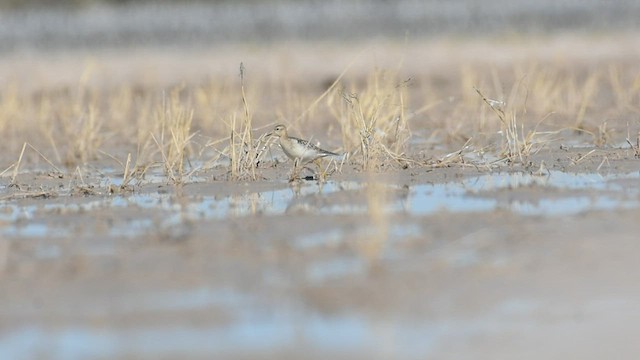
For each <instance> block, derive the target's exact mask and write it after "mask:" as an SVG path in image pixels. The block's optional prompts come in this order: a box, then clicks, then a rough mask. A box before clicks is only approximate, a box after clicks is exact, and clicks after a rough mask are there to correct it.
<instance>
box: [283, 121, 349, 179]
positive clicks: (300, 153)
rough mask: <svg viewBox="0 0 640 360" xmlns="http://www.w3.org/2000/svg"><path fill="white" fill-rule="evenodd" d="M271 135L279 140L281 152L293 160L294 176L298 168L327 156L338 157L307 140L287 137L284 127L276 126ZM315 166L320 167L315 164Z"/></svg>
mask: <svg viewBox="0 0 640 360" xmlns="http://www.w3.org/2000/svg"><path fill="white" fill-rule="evenodd" d="M271 134H273V135H275V136H277V137H278V138H279V140H280V147H282V151H284V153H285V154H286V155H287V156H288V157H289V158H290V159H291V160H293V166H294V175H295V174H296V171H295V170H296V169H297V168H298V166H300V165H302V166H304V165H305V164H308V163H310V162H315V161H316V160H318V159H320V158H323V157H327V156H340V155H339V154H336V153H333V152H331V151H328V150H324V149H321V148H319V147H317V146H315V145H313V144H312V143H310V142H309V141H307V140H303V139H298V138H296V137H293V136H289V134H288V133H287V127H286V126H285V125H276V127H275V128H273V131H272V132H271ZM316 166H318V168H320V166H319V165H318V164H317V163H316Z"/></svg>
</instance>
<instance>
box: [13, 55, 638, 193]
mask: <svg viewBox="0 0 640 360" xmlns="http://www.w3.org/2000/svg"><path fill="white" fill-rule="evenodd" d="M350 71H353V70H352V68H351V67H347V68H346V69H344V71H343V72H342V73H341V74H339V76H337V77H336V78H334V79H332V81H331V83H330V85H324V86H323V87H313V86H306V87H300V84H301V83H304V79H291V78H287V79H286V80H282V81H281V82H279V81H273V80H268V81H267V80H266V79H265V78H264V76H262V77H261V75H255V74H252V77H251V82H248V81H247V76H246V71H245V69H243V70H242V71H241V76H240V84H239V86H238V78H237V75H235V74H229V76H228V77H225V78H220V79H211V80H207V81H204V82H202V83H195V84H193V83H192V84H182V85H177V86H172V87H169V88H158V87H153V86H142V85H139V84H137V83H136V79H132V82H131V84H125V85H123V86H120V87H115V88H100V87H95V86H93V85H90V84H91V82H90V81H88V79H89V78H90V77H91V76H92V75H91V74H92V70H91V69H87V70H86V71H83V72H82V74H81V76H80V78H79V81H78V84H77V86H74V87H70V88H62V89H60V88H56V89H42V91H39V92H37V93H28V92H25V91H23V90H22V89H20V87H19V86H17V85H7V86H5V87H3V88H1V89H0V134H1V135H2V137H3V139H6V141H4V142H3V143H2V144H0V147H2V150H3V153H4V154H6V157H5V159H4V160H5V161H6V162H7V163H6V164H5V165H4V166H3V168H6V169H7V170H5V172H4V173H3V174H9V175H11V177H12V178H13V180H15V178H16V176H17V175H16V174H17V173H18V172H20V171H27V170H29V169H33V168H40V167H41V166H43V165H44V166H45V167H47V168H51V167H52V166H53V167H56V168H58V169H62V170H61V171H63V172H64V171H66V172H69V173H72V172H75V171H76V168H77V167H78V166H80V167H81V168H82V167H83V166H86V165H88V164H104V163H105V162H106V163H113V162H115V163H116V164H118V165H117V166H118V167H119V168H120V169H121V170H122V172H123V182H124V184H125V185H126V184H129V183H130V182H131V180H132V179H136V178H137V179H141V178H144V176H145V174H146V173H148V172H149V171H154V170H155V169H158V171H161V172H162V173H163V174H164V175H165V176H166V177H167V180H168V181H170V182H173V183H181V182H184V181H187V180H188V178H189V176H190V175H191V174H193V172H194V171H197V170H203V169H204V170H207V169H209V170H210V169H211V168H212V167H215V166H219V164H223V163H225V161H226V163H227V167H226V169H225V170H226V172H227V175H228V176H227V178H228V179H229V180H232V181H238V180H256V179H260V178H262V174H261V172H260V167H261V166H262V165H261V164H266V165H268V162H266V163H265V160H266V157H265V155H266V154H267V153H268V151H269V146H270V145H271V141H272V140H270V139H267V138H266V137H265V136H264V134H265V133H266V132H267V131H268V130H270V127H271V126H272V125H273V123H274V122H275V120H276V119H278V122H280V121H283V122H286V123H287V124H289V125H291V127H292V128H293V129H298V130H303V131H301V132H303V133H304V134H303V135H307V136H308V137H309V138H311V139H313V140H314V141H315V140H317V139H326V138H328V139H333V140H334V142H336V143H337V144H341V145H342V149H340V150H342V151H343V152H345V153H346V154H347V156H346V157H345V161H346V163H348V164H350V165H353V166H354V168H356V169H358V170H360V171H385V170H387V169H398V168H406V167H410V166H425V165H429V166H431V165H434V163H433V162H428V161H425V160H420V159H417V158H416V157H415V156H414V148H413V147H412V146H413V145H411V142H412V141H413V140H417V141H416V143H417V144H420V143H421V141H422V142H429V143H432V144H433V143H435V144H439V145H440V146H441V148H442V150H441V153H440V154H438V151H435V152H434V153H433V155H432V156H431V157H432V158H436V159H439V160H437V161H436V162H435V165H436V166H451V165H458V164H462V165H467V163H466V161H467V160H465V158H468V156H465V155H469V154H472V153H476V154H481V153H491V152H493V153H494V155H495V156H498V157H500V158H501V159H504V161H505V162H506V163H510V164H516V163H520V164H526V163H527V162H529V161H531V158H532V157H533V156H534V155H535V154H536V153H537V152H539V151H540V150H542V149H544V148H545V147H546V146H550V145H552V144H554V143H555V142H557V141H560V140H561V139H562V137H563V136H567V135H568V136H573V137H575V138H577V139H582V140H581V141H583V142H585V143H590V144H591V145H593V146H597V147H606V146H611V144H620V143H623V142H624V141H625V140H628V142H629V144H630V146H632V149H637V147H638V145H637V144H636V143H635V140H636V139H631V138H629V136H625V135H626V132H629V131H631V132H633V133H635V132H637V131H638V128H639V127H640V121H639V120H638V113H640V107H639V106H638V104H639V103H640V72H639V70H638V68H637V66H630V65H624V64H616V63H611V64H602V65H598V66H593V67H584V68H569V67H567V66H565V65H563V64H554V63H515V64H511V65H509V66H503V67H491V66H485V65H473V64H471V63H470V64H466V65H463V66H462V67H460V68H459V71H457V72H456V71H452V72H450V73H446V74H438V75H437V77H435V76H434V75H430V76H424V74H416V76H413V79H412V80H411V81H408V80H406V77H403V76H404V75H403V76H401V75H400V72H399V71H389V70H380V69H371V70H370V71H368V75H366V76H365V77H360V76H359V75H353V74H351V73H350ZM361 73H362V70H360V71H359V72H357V74H361ZM474 88H475V89H477V90H474ZM302 89H303V90H302ZM478 94H479V95H480V96H478ZM622 129H627V130H626V131H625V134H623V133H622V132H621V130H622ZM414 134H418V135H417V136H416V135H414ZM584 135H587V136H584ZM583 136H584V137H583ZM337 139H339V140H340V141H337ZM25 143H28V144H32V145H33V146H30V147H28V149H34V150H35V149H36V148H37V149H38V152H36V151H21V150H22V149H23V144H25ZM334 145H335V144H334ZM25 149H26V148H25ZM334 149H335V148H334ZM635 151H636V153H635V154H636V156H637V153H638V151H637V150H635ZM18 155H22V156H21V157H20V161H19V162H17V163H14V161H15V159H16V158H17V157H18ZM218 160H219V161H218ZM227 160H228V161H227ZM207 164H208V165H207ZM214 164H217V165H214ZM342 165H343V164H340V163H338V162H328V163H324V164H323V165H322V167H321V168H320V171H319V172H320V175H322V176H321V177H323V178H324V177H326V176H329V175H330V174H331V173H333V172H335V171H336V170H338V171H339V170H340V169H341V168H342ZM472 165H473V166H482V165H487V164H481V163H480V164H478V163H475V164H472ZM65 167H66V170H65ZM217 178H220V177H217Z"/></svg>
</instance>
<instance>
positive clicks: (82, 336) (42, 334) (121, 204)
mask: <svg viewBox="0 0 640 360" xmlns="http://www.w3.org/2000/svg"><path fill="white" fill-rule="evenodd" d="M639 181H640V173H638V172H633V173H628V174H617V175H601V174H597V173H583V174H576V173H563V172H557V171H551V172H550V173H548V174H546V175H541V176H537V175H531V174H528V173H492V174H484V175H479V176H473V177H468V178H462V179H458V180H454V181H449V182H444V183H430V184H419V185H413V186H402V185H398V184H394V183H380V184H376V185H375V188H373V190H374V191H373V192H372V191H369V190H370V189H369V186H371V185H370V184H368V183H359V182H354V181H344V182H340V181H329V182H327V183H325V184H318V183H317V182H304V183H302V184H301V185H300V186H299V187H291V188H288V187H285V188H281V186H282V185H283V184H275V187H277V188H275V189H270V190H266V191H247V192H245V193H241V194H236V195H230V196H213V195H210V194H204V195H203V194H201V193H200V192H199V194H198V195H193V196H192V195H183V196H181V197H178V196H176V195H175V194H172V193H170V192H169V193H148V192H145V193H129V194H124V195H112V196H88V197H74V196H58V197H55V198H49V199H37V200H29V201H13V200H12V201H5V202H4V203H2V204H1V205H0V221H1V222H2V223H3V224H4V225H3V227H2V230H1V234H2V236H4V237H7V238H10V239H32V240H33V239H35V240H33V241H26V240H25V241H24V242H23V243H25V244H31V246H30V247H27V248H25V249H24V250H23V251H22V253H21V254H22V255H21V256H23V257H22V258H21V259H23V260H34V259H35V261H43V262H49V263H53V262H55V261H56V260H59V259H68V258H69V256H70V254H71V255H76V254H79V255H82V256H84V258H88V259H89V260H88V261H94V260H98V257H103V256H105V257H113V255H114V254H116V253H117V252H119V251H122V250H123V249H125V250H131V248H129V247H127V246H125V245H124V244H126V243H127V241H122V239H125V240H126V239H128V238H138V237H141V238H144V237H145V236H146V235H148V234H149V233H150V232H152V231H157V229H158V228H165V229H170V230H172V231H180V226H181V225H182V224H184V223H185V221H189V222H196V223H197V222H206V221H213V220H215V221H217V220H224V219H228V218H249V217H279V216H283V215H285V214H289V213H292V212H294V213H297V214H299V213H302V214H313V215H316V216H325V215H326V216H334V215H343V216H351V215H358V216H359V215H362V214H369V213H370V212H371V211H372V210H371V209H369V208H368V207H369V205H368V204H371V203H372V199H370V198H369V197H370V196H371V194H372V193H374V194H375V193H378V194H383V193H384V194H385V196H382V197H381V199H383V200H384V201H383V202H382V205H381V206H382V209H383V211H384V212H386V213H388V214H406V215H408V219H409V220H407V221H403V222H398V223H395V222H394V223H390V224H387V225H386V227H385V230H384V231H385V234H384V235H385V237H386V240H385V242H384V244H383V245H382V247H383V248H382V249H381V250H379V252H378V253H377V254H376V255H375V256H377V259H376V261H379V262H381V263H383V264H386V265H388V268H389V269H392V270H389V269H387V270H386V271H388V272H391V271H398V272H400V271H411V269H412V267H415V266H419V265H420V264H424V263H429V264H437V265H434V266H444V267H446V268H448V269H451V271H453V272H456V271H460V272H463V271H465V269H473V267H474V266H478V267H480V268H483V269H487V268H491V267H494V268H497V269H510V266H511V267H512V268H516V269H517V266H518V265H519V264H520V259H519V258H514V257H513V253H510V252H509V248H508V247H506V248H502V247H500V246H496V249H495V250H493V251H491V252H487V251H486V246H487V244H490V245H495V244H494V243H491V242H487V240H486V239H491V240H492V241H493V240H494V239H495V233H494V232H490V231H487V230H486V229H482V228H481V229H479V230H477V231H475V232H473V233H469V234H467V235H465V236H463V237H461V238H457V240H456V241H452V242H442V243H437V240H435V241H436V243H432V245H433V246H428V247H424V248H415V247H411V246H410V245H411V241H412V239H420V238H421V237H423V236H424V230H423V227H422V224H421V221H420V219H421V218H423V217H428V216H431V215H437V214H442V213H443V212H446V213H453V214H456V213H485V212H494V211H506V212H510V213H512V214H515V215H516V216H522V217H525V218H526V217H528V216H542V217H554V216H558V215H571V214H577V213H581V212H589V211H598V210H618V209H630V208H631V209H636V208H639V207H640V186H638V184H639ZM186 186H187V189H188V186H189V185H186ZM202 189H206V187H204V188H202ZM248 189H250V188H248ZM186 193H188V192H186ZM378 200H379V199H378ZM123 211H127V215H125V216H124V217H125V218H126V221H115V222H114V223H113V224H112V226H110V227H109V228H108V229H106V230H105V231H106V235H107V236H106V237H107V238H106V239H105V241H78V242H77V243H74V244H73V246H71V247H70V246H67V245H66V244H65V239H69V238H77V237H80V238H83V237H92V236H93V235H94V234H92V233H89V231H90V229H91V228H92V227H91V226H87V228H82V227H77V226H75V227H74V225H73V224H74V222H73V221H72V222H70V223H69V224H67V225H65V221H62V222H60V221H51V220H50V217H52V216H60V217H61V219H62V220H64V218H65V216H66V217H71V218H74V217H76V216H92V215H94V214H95V215H96V216H98V214H100V216H104V215H105V213H106V214H120V213H121V212H123ZM61 214H62V215H61ZM154 214H155V216H154ZM158 214H159V216H158ZM361 218H362V217H361ZM365 218H366V217H365ZM75 222H76V223H77V222H82V221H78V220H77V219H76V220H75ZM379 231H380V229H379V228H376V227H375V226H374V227H371V226H370V224H369V223H368V222H366V221H365V222H364V223H354V224H352V225H350V226H335V227H329V228H319V229H318V230H316V231H315V232H314V231H302V232H300V233H298V234H297V235H295V236H292V237H291V238H290V239H288V240H287V241H286V246H287V248H288V249H292V250H289V251H295V257H297V256H309V257H308V258H305V259H304V263H303V264H304V266H302V267H295V269H296V270H295V271H294V272H295V274H292V273H291V269H292V268H293V267H292V268H289V267H286V266H280V265H278V263H277V262H276V264H275V265H274V264H272V265H268V266H261V267H260V275H259V277H260V279H261V280H260V282H261V284H262V285H263V286H265V288H268V289H278V291H280V290H282V289H288V290H289V291H290V292H289V293H287V296H284V297H283V298H275V299H273V298H271V296H267V295H265V293H263V290H262V289H247V288H246V287H243V286H238V284H235V283H233V281H240V280H239V279H244V278H243V277H242V276H240V277H239V278H234V279H233V281H232V283H231V285H229V287H225V286H211V287H208V286H204V285H198V286H194V287H192V288H189V287H188V286H187V288H181V289H164V288H163V289H161V290H160V289H158V288H157V287H153V286H152V287H151V288H147V289H139V290H138V289H136V290H135V291H132V290H129V291H125V292H122V293H120V294H119V295H118V296H113V297H111V298H109V299H108V300H104V299H103V298H101V297H100V296H96V297H95V299H94V298H92V297H91V295H90V294H87V295H84V296H88V298H87V299H83V300H82V306H79V307H78V308H77V309H76V308H75V307H74V308H73V310H69V309H68V308H67V307H65V306H64V305H53V307H51V308H48V310H49V311H52V312H51V313H48V316H52V317H54V318H55V317H56V316H63V319H66V318H65V317H64V316H67V315H65V314H67V312H68V311H73V312H74V316H79V317H80V318H82V317H86V318H100V317H101V316H104V314H105V313H107V314H117V315H119V316H124V317H126V316H128V315H130V314H131V315H133V314H141V313H142V314H145V313H149V312H151V313H153V312H157V313H161V314H185V313H186V314H190V313H196V314H198V313H199V312H204V313H208V312H212V313H222V314H225V316H227V317H228V318H225V320H224V321H213V322H211V321H203V323H202V324H201V325H200V326H190V325H189V324H188V323H184V322H180V321H177V322H173V321H175V319H174V320H169V321H167V322H166V323H164V322H161V323H159V324H158V323H152V324H148V325H147V324H145V325H136V324H128V325H126V326H122V325H121V324H115V323H109V322H106V323H100V324H98V325H96V324H94V323H92V322H73V321H71V322H66V321H63V322H62V324H61V325H60V326H55V327H48V326H44V325H39V324H38V323H37V322H36V323H33V324H29V325H24V324H22V325H20V326H17V327H12V328H10V329H3V332H0V354H2V355H3V356H4V357H7V358H11V359H30V358H40V357H45V358H50V359H85V358H125V357H147V358H156V357H160V356H165V355H167V354H189V355H191V356H203V357H225V356H226V355H228V354H233V355H234V356H239V355H246V356H247V357H255V355H257V354H260V355H264V354H267V355H264V357H268V356H269V355H268V354H269V353H270V352H274V353H276V354H277V353H278V352H279V351H287V350H288V349H291V350H292V351H293V350H299V349H300V348H301V347H302V348H304V349H309V350H313V351H314V352H315V353H317V354H318V353H319V354H326V355H327V356H331V355H332V354H349V353H353V354H357V357H359V358H368V359H369V358H403V359H413V358H415V359H418V358H426V357H429V356H433V354H439V353H441V351H442V347H443V346H445V347H446V346H447V344H450V343H451V342H454V343H455V342H460V343H465V342H467V341H468V340H470V339H471V340H472V339H476V340H477V339H483V337H485V336H487V334H497V335H498V336H506V335H505V334H516V335H515V336H523V337H526V336H527V335H528V334H531V333H535V334H537V336H541V335H540V334H545V333H546V330H549V329H550V330H553V331H555V333H556V334H560V335H566V336H570V335H571V334H572V333H573V332H574V331H576V330H579V329H578V327H579V326H580V324H579V323H576V324H573V322H571V321H564V320H563V318H561V319H560V320H559V321H560V323H561V326H556V325H554V324H557V322H553V321H551V322H547V323H545V322H544V321H543V322H536V319H539V318H540V316H541V315H542V316H546V318H547V319H555V318H554V316H558V315H557V314H565V313H567V311H568V310H567V309H571V311H574V310H573V309H574V308H575V306H576V305H575V302H574V301H573V300H572V301H570V302H567V303H548V302H545V301H544V300H539V299H537V298H530V297H526V298H518V297H505V298H502V299H501V300H500V301H496V302H495V303H492V307H491V308H490V309H488V310H486V311H484V312H482V315H477V314H476V315H465V314H464V313H455V314H456V315H455V316H453V315H452V314H448V313H447V311H450V308H449V306H450V304H448V302H447V301H448V300H447V298H446V296H457V295H456V294H455V293H454V294H453V295H446V296H445V298H444V299H443V300H438V299H437V298H436V299H434V300H430V301H432V303H431V305H430V306H434V309H435V310H434V313H436V314H440V313H441V312H444V314H445V315H443V316H442V317H438V316H435V317H433V318H429V319H425V318H420V321H418V320H415V319H418V317H416V318H415V319H414V317H413V316H410V315H408V314H405V313H402V311H401V309H400V308H397V309H395V308H394V309H392V310H391V312H390V313H387V314H385V315H380V314H376V313H371V312H361V311H360V310H359V309H350V310H349V311H348V312H340V311H323V309H322V307H321V306H318V305H317V304H310V303H309V302H308V299H306V298H304V297H303V296H302V294H300V293H299V292H302V291H303V289H305V288H308V287H315V288H322V287H323V286H329V285H334V286H335V284H336V283H337V284H342V283H343V282H345V281H346V280H347V279H350V280H353V281H358V280H360V281H362V282H366V281H371V278H372V276H373V275H372V271H373V270H372V262H371V259H370V258H368V257H367V256H363V254H359V253H357V250H355V247H357V246H358V242H359V241H360V239H370V238H374V237H375V236H378V235H380V234H379ZM485 231H486V233H485ZM56 238H59V239H60V240H59V241H56ZM15 242H16V243H20V242H21V241H15ZM427 242H429V241H427ZM406 244H408V246H404V245H406ZM421 244H422V245H424V243H421ZM156 245H157V244H156ZM270 246H275V244H273V243H270ZM267 247H269V246H267ZM332 249H346V251H344V250H343V251H333V250H332ZM1 253H2V249H0V257H1V255H2V254H1ZM311 254H314V255H313V256H311ZM29 256H30V257H32V258H33V259H29V258H28V257H29ZM279 256H285V255H279ZM520 256H522V254H520ZM1 260H2V259H1V258H0V263H1V262H2V261H1ZM416 264H418V265H416ZM514 264H518V265H514ZM405 267H406V268H405ZM233 268H234V269H235V267H233ZM0 269H1V267H0ZM403 269H404V270H403ZM243 270H244V271H250V270H247V269H243ZM0 275H1V273H0ZM254 275H255V274H254ZM245 276H246V275H245ZM291 278H294V280H291ZM432 280H433V279H432ZM265 284H267V285H265ZM301 284H303V285H301ZM218 285H219V284H218ZM163 286H164V285H163ZM338 286H341V285H338ZM438 296H439V295H438ZM92 299H93V300H95V301H92ZM601 300H602V299H601ZM79 301H80V300H79ZM439 301H443V302H442V303H441V302H439ZM632 303H633V304H635V302H632V301H631V300H628V299H625V298H620V299H617V298H610V299H604V300H602V301H596V300H593V299H591V300H589V301H588V302H586V301H585V302H584V303H582V304H581V305H580V306H581V308H580V311H581V314H582V316H592V318H595V319H596V320H597V319H598V316H601V315H602V314H610V315H612V316H615V315H616V314H617V312H616V311H617V310H618V309H619V308H620V307H621V306H622V307H627V308H628V309H630V310H631V309H632V307H633V306H632V305H631V304H632ZM438 306H442V309H439V308H438ZM7 309H9V310H7ZM448 309H449V310H448ZM3 311H8V312H7V313H5V314H4V315H6V316H9V317H8V318H9V319H26V318H32V317H34V316H36V317H38V316H39V315H37V314H41V313H40V312H39V310H37V309H33V308H31V307H30V306H15V305H14V306H13V307H7V308H5V309H3ZM76 311H77V314H76V313H75V312H76ZM34 314H36V315H34ZM61 314H62V315H61ZM0 315H3V314H0ZM4 315H3V316H4ZM633 315H634V316H636V317H640V314H637V312H636V313H633ZM562 316H564V315H562ZM372 344H375V346H372Z"/></svg>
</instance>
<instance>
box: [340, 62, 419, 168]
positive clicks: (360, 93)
mask: <svg viewBox="0 0 640 360" xmlns="http://www.w3.org/2000/svg"><path fill="white" fill-rule="evenodd" d="M408 83H409V81H408V80H407V81H402V82H398V80H397V76H395V75H394V74H391V73H387V72H384V71H375V72H374V73H373V74H372V75H371V76H370V77H369V78H368V79H367V84H366V86H365V87H364V88H358V87H356V86H352V87H351V88H350V89H349V90H348V91H347V90H346V89H344V88H341V89H337V90H336V91H335V94H334V96H333V97H330V98H329V102H328V105H329V109H330V111H331V113H332V115H333V116H334V117H335V118H336V119H337V120H338V121H339V123H340V126H341V129H342V140H343V144H344V150H345V151H346V152H347V153H349V154H350V155H351V159H352V160H355V159H359V160H360V161H361V163H360V165H361V168H362V170H363V171H371V170H381V169H382V168H384V167H389V166H391V165H398V166H400V167H407V166H408V164H409V163H410V162H411V160H410V159H409V158H408V157H407V156H406V155H405V151H406V150H407V144H408V141H409V138H410V137H411V132H410V130H409V126H408V123H407V119H406V117H405V106H406V105H405V101H406V98H407V94H406V91H407V84H408Z"/></svg>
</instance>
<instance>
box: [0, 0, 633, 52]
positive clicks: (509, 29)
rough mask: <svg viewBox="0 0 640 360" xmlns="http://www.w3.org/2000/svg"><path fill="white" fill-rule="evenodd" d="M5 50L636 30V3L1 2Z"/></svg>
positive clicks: (384, 0)
mask: <svg viewBox="0 0 640 360" xmlns="http://www.w3.org/2000/svg"><path fill="white" fill-rule="evenodd" d="M0 9H1V10H0V51H3V52H6V51H12V50H16V49H21V48H22V49H24V48H27V49H51V48H54V49H60V48H62V49H65V48H93V47H135V46H142V45H144V46H200V45H208V44H220V43H228V42H249V43H251V42H266V41H275V40H283V39H284V40H354V39H355V40H357V39H363V38H366V39H371V38H385V37H393V38H405V37H406V38H408V39H415V38H417V37H421V36H433V35H442V34H449V35H473V36H478V35H481V36H482V35H495V34H498V33H502V34H505V33H506V34H510V33H521V34H544V33H552V32H558V31H568V32H583V31H586V32H592V33H596V34H597V33H601V32H609V31H620V30H635V29H637V28H638V27H639V26H640V20H639V19H640V2H639V1H633V0H618V1H605V0H563V1H557V0H536V1H530V0H486V1H476V0H425V1H423V0H398V1H390V0H369V1H359V0H352V1H345V0H326V1H313V0H303V1H287V0H267V1H252V0H240V1H231V0H215V1H204V0H202V1H191V0H184V1H134V0H129V1H124V0H58V1H46V0H27V1H21V0H2V1H0Z"/></svg>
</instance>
